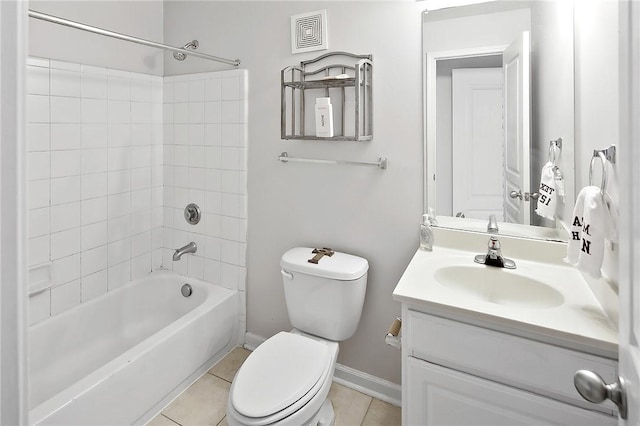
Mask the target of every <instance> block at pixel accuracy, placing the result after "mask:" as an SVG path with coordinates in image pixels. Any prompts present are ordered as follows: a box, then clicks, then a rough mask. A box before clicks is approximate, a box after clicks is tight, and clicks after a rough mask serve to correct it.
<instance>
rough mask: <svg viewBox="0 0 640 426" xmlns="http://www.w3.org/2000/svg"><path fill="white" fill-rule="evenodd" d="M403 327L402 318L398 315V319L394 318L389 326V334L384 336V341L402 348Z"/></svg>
mask: <svg viewBox="0 0 640 426" xmlns="http://www.w3.org/2000/svg"><path fill="white" fill-rule="evenodd" d="M401 328H402V318H400V317H396V319H395V320H393V322H392V323H391V325H390V326H389V330H388V331H387V335H386V336H385V338H384V341H385V343H386V344H387V345H390V346H393V347H396V348H398V349H401V347H402V337H400V329H401Z"/></svg>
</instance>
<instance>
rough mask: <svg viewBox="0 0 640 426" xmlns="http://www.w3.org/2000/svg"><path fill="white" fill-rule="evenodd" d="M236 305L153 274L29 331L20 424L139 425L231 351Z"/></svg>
mask: <svg viewBox="0 0 640 426" xmlns="http://www.w3.org/2000/svg"><path fill="white" fill-rule="evenodd" d="M185 283H189V284H190V285H191V286H192V287H193V294H192V295H191V296H190V297H183V296H182V294H181V292H180V288H181V287H182V285H183V284H185ZM239 300H240V298H239V297H238V294H237V292H234V291H231V290H227V289H225V288H222V287H219V286H215V285H211V284H207V283H204V282H202V281H198V280H194V279H192V278H187V277H183V276H179V275H176V274H173V273H169V272H154V273H152V274H150V275H149V276H148V277H145V278H144V279H141V280H137V281H133V282H131V283H128V284H126V285H125V286H123V287H122V288H119V289H117V290H115V291H111V292H108V293H107V294H105V295H104V296H102V297H99V298H97V299H95V300H92V301H89V302H87V303H83V304H81V305H79V306H78V307H76V308H73V309H71V310H69V311H67V312H64V313H63V314H60V315H58V316H55V317H53V318H51V319H50V320H47V321H44V322H42V323H39V324H36V325H34V326H32V327H30V328H29V393H30V397H29V404H30V412H29V415H30V423H31V424H43V425H65V426H68V425H129V424H140V423H144V422H146V421H147V420H149V419H150V418H151V417H152V416H153V415H154V414H156V413H157V411H158V410H160V409H161V408H162V407H163V406H164V405H165V404H166V403H168V402H169V401H170V400H171V399H172V398H174V397H175V396H176V395H177V394H178V393H179V392H181V391H182V390H183V389H184V388H186V387H187V386H188V385H189V384H190V383H191V382H192V381H193V380H194V379H195V378H197V377H198V376H199V375H200V374H202V373H203V372H204V371H206V369H207V368H208V367H210V366H211V365H212V364H213V363H214V362H216V361H217V360H219V359H220V358H222V357H223V356H224V355H225V354H226V353H227V352H228V351H229V350H230V349H231V348H232V347H233V346H235V345H236V344H237V340H238V339H237V335H238V332H237V323H238V316H237V314H238V308H239V306H238V303H239Z"/></svg>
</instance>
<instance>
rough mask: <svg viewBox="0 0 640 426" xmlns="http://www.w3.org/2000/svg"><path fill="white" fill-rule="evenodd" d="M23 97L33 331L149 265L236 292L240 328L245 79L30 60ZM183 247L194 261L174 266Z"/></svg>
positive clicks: (233, 74)
mask: <svg viewBox="0 0 640 426" xmlns="http://www.w3.org/2000/svg"><path fill="white" fill-rule="evenodd" d="M27 92H28V99H27V121H28V136H27V137H28V141H27V144H28V163H29V168H28V176H29V177H28V180H29V182H28V195H29V200H28V205H29V266H30V268H31V269H32V272H31V277H30V278H31V279H30V286H31V293H32V296H31V297H30V317H29V322H30V324H34V323H36V322H39V321H42V320H44V319H46V318H48V317H50V316H53V315H56V314H58V313H61V312H64V311H66V310H67V309H70V308H72V307H74V306H76V305H78V304H80V303H82V302H85V301H88V300H91V299H93V298H95V297H97V296H99V295H101V294H103V293H105V292H107V291H109V290H112V289H115V288H117V287H120V286H122V285H123V284H125V283H126V282H128V281H130V280H132V279H136V278H139V277H142V276H144V275H146V274H148V273H149V272H150V271H151V270H156V269H169V270H175V271H176V272H178V273H181V274H184V275H189V276H192V277H195V278H200V279H204V280H206V281H209V282H212V283H214V284H220V285H222V286H224V287H227V288H231V289H234V290H239V291H240V295H241V298H240V305H241V313H240V318H241V319H240V321H241V322H244V315H245V312H244V306H245V297H244V294H245V293H244V290H245V284H244V283H245V277H246V268H245V249H246V146H247V141H246V139H247V138H246V134H247V133H246V123H247V103H246V93H247V73H246V71H244V70H234V71H224V72H216V73H204V74H192V75H187V76H176V77H165V78H164V79H163V78H161V77H156V76H150V75H146V74H138V73H131V72H125V71H119V70H111V69H106V68H98V67H92V66H86V65H81V64H75V63H69V62H61V61H55V60H48V59H41V58H30V59H29V61H28V75H27ZM163 99H164V105H163ZM163 181H164V182H163ZM163 185H164V186H163ZM190 202H195V203H197V204H198V205H199V206H200V207H201V209H202V212H203V218H202V220H201V222H200V223H199V224H198V225H195V226H191V225H187V223H186V222H185V220H184V217H183V209H184V207H185V206H186V205H187V204H188V203H190ZM163 216H164V218H163ZM189 241H195V242H196V243H197V244H198V251H197V253H195V254H194V255H186V256H184V257H183V258H182V260H180V261H179V262H174V261H173V260H172V255H173V251H174V249H175V248H177V247H179V246H183V245H185V244H187V243H188V242H189ZM243 326H244V324H241V328H242V329H243V328H244V327H243Z"/></svg>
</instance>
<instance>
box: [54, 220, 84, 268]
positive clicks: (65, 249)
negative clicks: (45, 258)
mask: <svg viewBox="0 0 640 426" xmlns="http://www.w3.org/2000/svg"><path fill="white" fill-rule="evenodd" d="M77 253H80V228H73V229H69V230H66V231H61V232H56V233H53V234H51V260H54V261H55V260H57V259H61V258H64V257H67V256H71V255H74V254H77Z"/></svg>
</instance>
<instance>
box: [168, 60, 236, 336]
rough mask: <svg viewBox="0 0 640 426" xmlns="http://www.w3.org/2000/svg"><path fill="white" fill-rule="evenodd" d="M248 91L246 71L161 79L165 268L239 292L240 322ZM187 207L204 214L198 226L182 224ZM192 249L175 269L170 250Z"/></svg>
mask: <svg viewBox="0 0 640 426" xmlns="http://www.w3.org/2000/svg"><path fill="white" fill-rule="evenodd" d="M247 84H248V74H247V71H246V70H233V71H223V72H211V73H202V74H191V75H183V76H174V77H165V80H164V90H163V93H164V132H163V135H164V198H163V199H164V211H163V218H164V238H163V242H164V245H163V247H164V250H163V256H162V266H163V268H165V269H170V270H174V271H177V272H178V273H181V274H186V275H189V276H192V277H195V278H200V279H204V280H205V281H207V282H211V283H214V284H219V285H222V286H224V287H227V288H230V289H232V290H239V292H240V298H241V299H240V306H241V313H240V316H241V322H242V321H244V314H245V312H244V309H245V308H244V307H245V280H246V263H245V252H246V241H247V240H246V229H247V213H246V212H247V209H246V200H247V197H246V181H247V167H246V157H247V155H246V153H247ZM189 203H196V204H198V206H200V208H201V210H202V219H201V221H200V222H199V223H198V224H197V225H190V224H187V222H186V221H185V219H184V208H185V207H186V205H187V204H189ZM190 241H194V242H195V243H196V244H197V246H198V251H197V252H196V253H195V254H194V255H190V256H184V257H183V258H182V260H180V261H177V262H174V261H173V260H172V256H173V252H174V250H175V249H176V248H178V247H182V246H184V245H186V244H188V243H189V242H190ZM243 326H244V324H241V328H243Z"/></svg>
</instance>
